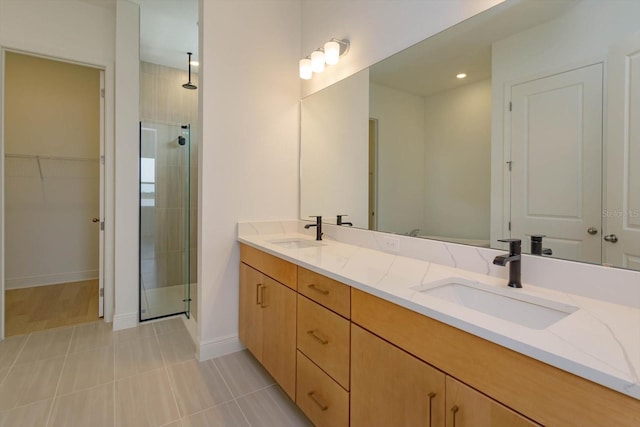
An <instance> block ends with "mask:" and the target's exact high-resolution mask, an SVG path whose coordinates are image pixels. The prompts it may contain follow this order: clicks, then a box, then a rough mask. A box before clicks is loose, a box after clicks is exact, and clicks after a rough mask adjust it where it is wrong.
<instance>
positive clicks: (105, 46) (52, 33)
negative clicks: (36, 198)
mask: <svg viewBox="0 0 640 427" xmlns="http://www.w3.org/2000/svg"><path fill="white" fill-rule="evenodd" d="M114 38H115V13H114V11H113V10H112V9H108V8H104V7H97V6H94V5H90V4H88V3H84V2H78V1H74V0H58V1H49V0H30V1H23V0H2V1H0V47H1V48H6V49H14V50H20V51H25V52H28V53H35V54H40V55H45V56H51V57H55V58H61V59H66V60H70V61H76V62H80V63H84V64H91V65H95V66H98V67H101V68H104V69H105V87H106V96H105V109H106V111H105V143H106V147H107V153H106V154H107V164H106V173H107V179H113V174H114V163H113V158H112V153H111V152H110V151H109V150H112V149H113V145H114V134H113V132H114V126H115V123H114V97H113V95H114V86H115V83H114V61H115V45H114ZM0 72H1V71H0ZM0 80H2V81H4V77H3V76H0ZM1 96H2V94H1V93H0V97H1ZM108 190H109V191H107V195H106V203H107V208H111V209H112V208H113V204H114V194H113V186H110V188H109V187H108ZM106 227H107V232H106V236H105V238H106V240H107V245H111V246H113V233H112V232H111V231H110V230H113V229H114V222H113V212H110V211H108V212H107V213H106ZM3 251H4V248H3ZM1 258H4V256H2V257H1ZM105 263H106V264H105V317H106V318H107V319H110V317H111V316H112V313H113V310H112V308H113V301H112V300H111V298H110V294H111V293H110V289H112V287H113V254H111V257H107V258H106V259H105ZM3 271H4V270H3Z"/></svg>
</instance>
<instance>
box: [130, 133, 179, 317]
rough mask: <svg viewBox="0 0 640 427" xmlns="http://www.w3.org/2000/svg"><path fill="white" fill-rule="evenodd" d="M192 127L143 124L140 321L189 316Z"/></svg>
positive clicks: (141, 140) (141, 138)
mask: <svg viewBox="0 0 640 427" xmlns="http://www.w3.org/2000/svg"><path fill="white" fill-rule="evenodd" d="M190 143H191V138H190V126H189V125H182V126H180V125H169V124H164V123H151V122H141V123H140V320H141V321H144V320H150V319H157V318H160V317H166V316H171V315H174V314H180V313H185V314H186V315H187V316H189V305H190V304H189V302H190V301H191V300H190V296H189V292H190V278H189V276H190V274H189V270H190V269H189V246H190V245H189V236H190V233H189V221H190V215H189V207H190V206H189V185H190V183H189V177H190V172H189V160H190V157H191V156H190Z"/></svg>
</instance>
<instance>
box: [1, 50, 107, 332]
mask: <svg viewBox="0 0 640 427" xmlns="http://www.w3.org/2000/svg"><path fill="white" fill-rule="evenodd" d="M4 65H5V67H4V68H5V70H4V71H5V73H4V76H5V79H4V159H3V161H4V165H3V166H4V181H3V186H4V188H3V190H4V198H5V203H4V212H3V213H4V225H5V226H4V229H5V234H4V245H5V251H4V253H5V255H4V265H5V268H4V271H3V274H4V289H3V292H4V303H5V319H4V320H5V323H4V325H5V335H6V336H11V335H20V334H25V333H29V332H34V331H37V330H43V329H48V328H53V327H60V326H66V325H73V324H78V323H84V322H88V321H92V320H97V319H98V318H99V317H101V316H102V315H103V294H104V291H103V289H104V288H103V280H102V271H103V266H102V264H103V262H102V257H103V250H102V247H103V229H104V222H103V220H104V214H103V212H104V203H103V199H104V197H103V195H104V191H103V186H104V178H103V177H104V166H103V161H102V159H103V156H102V153H103V152H104V149H103V147H104V137H103V135H104V124H103V120H104V72H103V71H102V70H100V69H98V68H94V67H90V66H84V65H79V64H75V63H69V62H64V61H58V60H54V59H49V58H43V57H39V56H32V55H28V54H23V53H18V52H10V51H6V52H5V56H4Z"/></svg>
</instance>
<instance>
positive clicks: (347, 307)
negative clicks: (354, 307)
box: [298, 267, 351, 319]
mask: <svg viewBox="0 0 640 427" xmlns="http://www.w3.org/2000/svg"><path fill="white" fill-rule="evenodd" d="M350 289H351V287H350V286H347V285H345V284H344V283H340V282H338V281H336V280H333V279H329V278H328V277H325V276H323V275H321V274H318V273H314V272H313V271H310V270H307V269H305V268H302V267H298V292H300V293H301V294H303V295H306V296H307V297H309V298H311V299H312V300H314V301H316V302H317V303H319V304H322V305H324V306H325V307H327V308H328V309H330V310H333V311H335V312H336V313H338V314H339V315H341V316H343V317H346V318H347V319H349V318H350V317H351V292H350Z"/></svg>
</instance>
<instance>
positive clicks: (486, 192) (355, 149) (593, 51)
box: [300, 0, 640, 270]
mask: <svg viewBox="0 0 640 427" xmlns="http://www.w3.org/2000/svg"><path fill="white" fill-rule="evenodd" d="M638 16H640V2H638V1H637V0H606V1H603V0H555V1H538V0H517V1H512V0H508V1H506V2H504V3H501V4H499V5H497V6H495V7H493V8H491V9H489V10H487V11H485V12H483V13H481V14H479V15H476V16H475V17H473V18H471V19H469V20H467V21H464V22H462V23H460V24H458V25H456V26H454V27H451V28H450V29H448V30H446V31H444V32H442V33H439V34H437V35H435V36H433V37H430V38H429V39H426V40H424V41H422V42H420V43H418V44H416V45H414V46H412V47H410V48H408V49H406V50H404V51H401V52H399V53H397V54H396V55H393V56H391V57H389V58H387V59H386V60H383V61H381V62H379V63H377V64H375V65H373V66H372V67H370V68H369V69H368V70H364V71H362V72H360V73H358V74H356V75H353V76H351V77H349V78H347V79H345V80H342V81H341V82H339V83H337V84H335V85H333V86H330V87H328V88H326V89H324V90H322V91H319V92H317V93H315V94H312V95H310V96H308V97H306V98H304V99H303V100H302V116H301V120H302V134H301V135H302V138H301V171H300V176H301V208H300V212H301V217H302V218H303V219H308V216H309V215H323V216H324V217H325V218H327V219H330V218H334V219H335V216H336V215H337V214H347V215H349V217H348V218H347V219H346V220H347V221H349V222H351V223H353V225H354V226H356V227H360V228H368V229H371V230H378V231H385V232H391V233H397V234H405V235H411V236H415V237H422V238H431V239H436V240H443V241H450V242H456V243H463V244H470V245H477V246H483V247H493V248H502V246H500V244H499V243H498V242H497V240H498V239H500V238H505V237H514V238H521V239H523V250H524V251H525V252H529V248H530V237H531V236H532V235H544V236H545V237H544V239H543V246H544V248H547V249H550V252H551V254H548V253H547V254H545V255H544V256H553V257H558V258H562V259H568V260H575V261H583V262H590V263H598V264H600V263H602V264H607V265H612V266H616V267H623V268H631V269H637V270H640V20H638ZM463 74H464V75H466V76H464V77H463V76H462V75H463Z"/></svg>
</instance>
